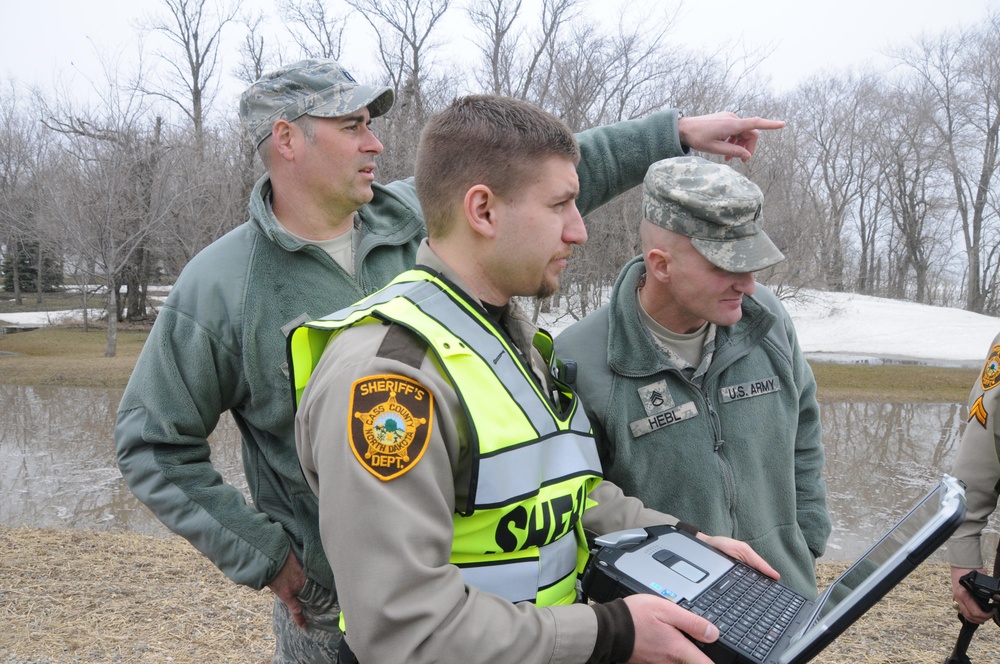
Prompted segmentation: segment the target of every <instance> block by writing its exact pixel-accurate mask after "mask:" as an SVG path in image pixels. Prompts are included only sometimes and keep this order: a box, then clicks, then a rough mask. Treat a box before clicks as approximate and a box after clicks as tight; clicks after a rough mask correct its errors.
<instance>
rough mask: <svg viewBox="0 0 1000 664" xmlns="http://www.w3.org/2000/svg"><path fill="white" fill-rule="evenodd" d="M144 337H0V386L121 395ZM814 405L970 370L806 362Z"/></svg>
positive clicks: (956, 399) (936, 389) (886, 393)
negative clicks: (110, 351)
mask: <svg viewBox="0 0 1000 664" xmlns="http://www.w3.org/2000/svg"><path fill="white" fill-rule="evenodd" d="M148 334H149V329H148V326H145V327H143V326H137V327H130V326H127V325H122V326H120V329H119V331H118V335H117V352H116V355H115V357H111V358H107V357H104V352H105V345H106V341H107V339H106V336H107V334H106V330H105V329H103V328H101V327H99V326H96V325H92V326H91V328H90V330H89V331H86V332H84V331H83V329H82V328H81V327H79V326H59V327H46V328H39V329H37V330H33V331H31V332H18V333H16V334H3V335H0V382H2V383H5V384H13V385H55V386H63V387H112V388H114V387H117V388H124V387H125V384H126V383H127V382H128V378H129V376H130V375H131V373H132V369H133V368H134V367H135V362H136V360H137V359H138V357H139V351H141V350H142V346H143V343H145V341H146V337H147V335H148ZM809 364H810V366H811V367H812V369H813V373H814V374H815V376H816V383H817V386H818V389H817V393H816V397H817V399H818V400H819V401H820V402H821V403H833V402H861V401H866V402H870V403H963V404H964V403H965V402H966V400H967V399H968V396H969V390H970V389H971V387H972V385H973V383H974V382H975V380H976V377H977V376H978V375H979V367H980V366H981V365H979V366H977V367H976V368H968V367H956V366H932V365H924V364H911V363H878V364H876V363H868V364H844V363H840V362H817V361H815V360H811V361H810V362H809Z"/></svg>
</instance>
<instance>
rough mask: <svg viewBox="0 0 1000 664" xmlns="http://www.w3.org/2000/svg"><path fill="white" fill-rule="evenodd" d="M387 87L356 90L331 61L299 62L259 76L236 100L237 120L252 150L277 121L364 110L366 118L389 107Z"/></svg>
mask: <svg viewBox="0 0 1000 664" xmlns="http://www.w3.org/2000/svg"><path fill="white" fill-rule="evenodd" d="M392 102H393V93H392V88H390V87H386V86H371V85H361V84H359V83H358V82H357V81H355V80H354V77H353V76H351V75H350V73H348V71H347V70H346V69H344V68H343V67H341V66H340V64H339V63H337V62H335V61H333V60H299V61H298V62H296V63H294V64H291V65H288V66H287V67H281V68H279V69H275V70H274V71H272V72H269V73H267V74H264V75H263V76H261V77H260V79H259V80H258V81H257V82H256V83H254V84H253V85H251V86H250V87H249V88H247V90H246V91H245V92H244V93H243V94H242V95H241V96H240V120H241V121H242V123H243V126H244V127H245V128H246V130H247V132H248V133H249V134H250V138H251V140H252V141H253V144H254V147H257V146H259V145H260V144H261V143H263V142H264V139H266V138H268V137H269V136H270V135H271V129H272V128H273V127H274V123H275V122H277V121H278V120H285V121H287V122H292V121H293V120H296V119H298V118H300V117H302V116H303V115H309V116H312V117H315V118H335V117H337V116H340V115H348V114H350V113H354V112H355V111H358V110H360V109H362V108H367V109H368V112H369V116H370V117H371V118H377V117H378V116H380V115H384V114H385V113H387V112H388V111H389V109H390V108H392Z"/></svg>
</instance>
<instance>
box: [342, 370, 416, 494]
mask: <svg viewBox="0 0 1000 664" xmlns="http://www.w3.org/2000/svg"><path fill="white" fill-rule="evenodd" d="M433 412H434V395H432V394H431V392H430V390H428V389H427V388H426V387H424V386H423V385H421V384H420V383H418V382H417V381H415V380H412V379H410V378H407V377H405V376H396V375H380V376H368V377H367V378H361V379H359V380H356V381H354V385H352V386H351V421H350V426H349V428H348V439H349V440H350V442H351V451H353V452H354V456H355V457H356V458H357V460H358V461H360V462H361V465H362V466H364V467H365V469H366V470H367V471H368V472H370V473H371V474H372V475H374V476H375V477H377V478H379V479H380V480H382V481H383V482H387V481H389V480H391V479H395V478H397V477H400V476H401V475H404V474H406V473H407V472H408V471H409V470H410V469H411V468H413V467H414V466H415V465H417V462H418V461H420V457H422V456H423V455H424V452H425V451H426V450H427V444H428V442H429V441H430V439H431V425H432V422H431V420H432V418H433V415H432V413H433Z"/></svg>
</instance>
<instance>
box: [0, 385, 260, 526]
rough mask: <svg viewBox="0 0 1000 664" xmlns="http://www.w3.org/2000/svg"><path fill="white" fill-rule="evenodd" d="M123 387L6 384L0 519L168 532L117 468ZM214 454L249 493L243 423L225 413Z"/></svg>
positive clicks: (1, 414)
mask: <svg viewBox="0 0 1000 664" xmlns="http://www.w3.org/2000/svg"><path fill="white" fill-rule="evenodd" d="M121 396H122V390H120V389H117V390H114V389H96V388H64V387H46V386H41V387H23V386H16V385H0V523H2V524H4V525H9V526H19V525H28V526H38V527H73V528H88V529H93V530H130V531H134V532H139V533H147V534H166V533H167V530H166V528H164V527H163V526H162V525H161V524H160V522H159V521H157V520H156V518H155V517H153V515H152V513H151V512H150V511H149V510H148V509H146V507H145V506H143V505H142V503H140V502H139V501H138V500H136V499H135V497H134V496H133V495H132V493H131V491H129V489H128V486H127V485H126V484H125V481H124V480H123V479H122V476H121V474H120V473H119V472H118V466H117V465H116V464H115V452H114V442H113V436H114V421H115V411H116V410H117V408H118V402H119V401H120V400H121ZM211 440H212V442H213V446H212V461H213V463H214V464H215V467H216V468H217V469H218V470H219V471H220V472H221V473H222V476H223V477H224V478H225V479H226V481H227V482H231V483H233V484H234V485H235V486H237V487H239V488H240V489H241V490H243V492H244V494H245V493H246V481H245V480H244V478H243V473H242V461H241V460H240V439H239V431H238V430H237V428H236V425H235V424H234V423H233V422H232V420H231V418H229V417H228V416H225V417H223V418H222V420H221V421H220V424H219V427H218V428H217V429H216V431H215V433H214V434H213V435H212V438H211Z"/></svg>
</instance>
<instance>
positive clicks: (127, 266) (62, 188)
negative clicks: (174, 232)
mask: <svg viewBox="0 0 1000 664" xmlns="http://www.w3.org/2000/svg"><path fill="white" fill-rule="evenodd" d="M104 67H105V71H104V77H105V81H106V87H105V90H104V94H103V95H102V100H103V101H102V104H103V106H102V107H101V108H99V109H97V110H92V111H87V112H81V113H77V112H75V111H74V110H73V109H72V106H71V104H68V103H64V104H63V105H62V106H61V107H60V108H58V109H57V110H55V111H53V112H51V113H50V114H49V117H48V118H47V119H45V120H44V124H45V126H47V127H48V128H49V129H51V130H52V131H54V132H57V133H58V134H60V135H62V136H63V137H64V138H65V140H64V141H63V142H62V144H61V146H60V147H61V149H62V150H63V152H64V159H66V160H67V161H70V162H73V164H74V168H73V169H72V170H70V171H68V172H67V173H66V176H65V181H64V182H61V183H60V185H59V187H57V188H55V187H54V188H53V189H52V191H51V192H50V193H51V201H52V209H53V214H54V215H56V214H57V215H58V216H59V217H60V219H62V220H63V221H64V223H63V226H62V228H63V232H64V233H65V235H66V240H67V242H66V246H71V247H73V249H74V251H75V252H76V256H75V257H74V259H75V262H76V264H78V265H89V266H94V268H95V272H96V274H94V275H93V277H95V278H98V279H101V280H103V282H104V285H105V288H106V293H107V322H108V332H107V344H106V346H105V356H107V357H114V355H115V353H116V346H117V333H118V326H117V323H118V321H119V314H120V307H121V306H122V305H121V301H120V286H121V285H123V284H124V283H125V281H126V280H128V281H129V282H130V285H131V287H132V288H139V287H140V284H141V283H142V282H141V281H140V278H141V272H142V271H143V270H144V269H146V266H147V265H148V264H147V263H146V258H147V240H148V238H149V236H150V234H151V233H152V231H153V230H154V229H155V228H156V227H157V226H158V225H159V224H162V223H164V222H165V221H166V220H167V219H168V218H169V209H170V208H169V205H165V204H164V203H163V201H162V200H161V199H160V196H159V193H160V189H159V186H158V183H159V179H158V170H159V161H160V158H161V156H162V154H163V150H164V146H163V144H162V140H161V139H162V137H161V132H162V122H161V121H160V119H159V118H158V117H155V116H151V114H150V113H149V109H148V108H147V107H146V106H145V105H144V104H143V98H142V96H141V94H140V93H139V92H138V86H129V87H128V88H127V89H126V88H124V87H122V86H121V85H119V80H120V76H119V75H118V70H117V68H116V67H115V65H114V63H112V62H109V61H105V62H104ZM136 298H137V299H135V300H133V303H134V302H139V301H141V296H138V295H136Z"/></svg>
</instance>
